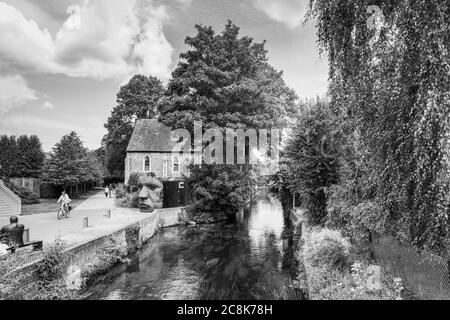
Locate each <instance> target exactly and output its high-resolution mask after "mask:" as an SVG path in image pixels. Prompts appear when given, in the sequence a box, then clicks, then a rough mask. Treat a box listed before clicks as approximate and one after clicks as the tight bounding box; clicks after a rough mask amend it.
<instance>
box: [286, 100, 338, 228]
mask: <svg viewBox="0 0 450 320" xmlns="http://www.w3.org/2000/svg"><path fill="white" fill-rule="evenodd" d="M337 120H339V118H338V117H337V116H335V115H334V114H333V112H332V110H331V108H330V106H329V104H328V103H327V102H326V101H323V100H317V101H312V102H307V103H305V104H304V105H303V110H302V112H301V113H299V114H298V116H297V119H296V121H295V122H294V124H293V125H292V128H291V134H290V137H289V139H288V141H287V145H286V151H285V158H286V160H285V161H286V164H287V168H288V169H287V170H285V173H284V175H285V177H284V180H287V181H288V188H289V189H290V190H291V191H292V192H296V193H298V194H300V196H301V198H302V200H303V205H304V206H305V207H306V209H307V212H308V215H309V218H310V220H311V222H313V223H316V224H322V223H324V222H325V221H324V220H325V218H326V205H327V197H326V192H325V190H326V188H327V187H330V186H332V185H333V184H336V183H337V182H338V178H339V146H340V140H341V138H340V136H341V135H342V134H341V131H340V127H339V126H338V121H337Z"/></svg>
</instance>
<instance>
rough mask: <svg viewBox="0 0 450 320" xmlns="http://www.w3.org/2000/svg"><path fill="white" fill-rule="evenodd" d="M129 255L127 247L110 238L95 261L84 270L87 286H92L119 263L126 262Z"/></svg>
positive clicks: (99, 249) (100, 248) (99, 250)
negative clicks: (98, 278) (99, 277)
mask: <svg viewBox="0 0 450 320" xmlns="http://www.w3.org/2000/svg"><path fill="white" fill-rule="evenodd" d="M127 255H128V250H127V247H126V246H123V245H121V244H119V243H117V241H116V240H115V239H114V238H111V237H110V238H108V239H107V240H106V241H105V243H104V244H103V245H102V246H100V247H99V248H98V251H97V253H96V255H95V258H94V260H93V261H92V262H91V263H88V264H87V265H86V266H84V267H83V269H82V277H83V279H84V283H85V284H86V285H88V284H91V283H92V282H93V281H95V280H96V278H97V277H98V276H101V275H103V274H105V273H107V272H108V271H109V270H111V269H112V268H113V267H114V266H115V265H116V264H117V263H119V262H125V258H126V256H127Z"/></svg>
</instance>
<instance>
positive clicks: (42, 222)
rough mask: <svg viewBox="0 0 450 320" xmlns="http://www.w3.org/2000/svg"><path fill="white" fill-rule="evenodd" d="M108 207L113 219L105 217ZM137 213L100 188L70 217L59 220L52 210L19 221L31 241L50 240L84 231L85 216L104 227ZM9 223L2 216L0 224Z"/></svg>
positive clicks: (95, 224)
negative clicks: (117, 203)
mask: <svg viewBox="0 0 450 320" xmlns="http://www.w3.org/2000/svg"><path fill="white" fill-rule="evenodd" d="M55 201H56V200H55ZM108 209H111V212H112V214H111V215H112V219H111V220H106V218H105V217H104V215H105V214H106V212H107V210H108ZM137 214H138V210H136V209H127V208H117V207H116V205H115V199H114V198H106V197H105V194H104V192H103V190H99V191H98V192H97V193H96V194H94V195H93V196H91V197H89V198H88V199H87V200H85V201H84V202H83V203H81V204H80V205H78V206H77V208H75V209H74V210H73V211H72V213H71V217H70V218H69V219H62V220H58V218H57V216H56V212H52V213H43V214H35V215H31V216H20V217H19V223H21V224H23V225H25V228H29V229H30V240H31V241H34V240H49V239H54V238H55V237H57V236H58V235H66V234H70V233H74V232H76V233H78V232H80V231H82V230H83V219H84V218H85V217H88V219H89V226H90V227H102V226H104V225H105V226H106V225H107V224H110V223H112V222H113V221H116V222H119V221H118V219H119V218H121V219H122V220H128V218H131V219H132V220H134V219H135V218H136V215H137ZM124 218H125V219H124ZM133 218H134V219H133ZM7 224H9V218H8V217H1V218H0V225H1V226H3V225H7Z"/></svg>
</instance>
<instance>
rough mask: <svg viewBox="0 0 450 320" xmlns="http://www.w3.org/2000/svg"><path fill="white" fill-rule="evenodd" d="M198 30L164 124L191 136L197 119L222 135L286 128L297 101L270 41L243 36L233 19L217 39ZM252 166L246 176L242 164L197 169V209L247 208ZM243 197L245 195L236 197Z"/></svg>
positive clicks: (176, 76)
mask: <svg viewBox="0 0 450 320" xmlns="http://www.w3.org/2000/svg"><path fill="white" fill-rule="evenodd" d="M195 28H196V29H197V34H196V35H195V36H193V37H187V38H186V40H185V42H186V44H187V45H188V46H189V47H190V49H189V50H188V51H186V52H184V53H182V54H181V55H180V58H181V59H182V60H181V61H180V62H179V64H178V67H177V68H176V69H175V71H174V72H173V74H172V79H171V80H170V82H169V85H168V91H167V94H166V96H165V97H164V98H162V99H161V101H160V103H159V108H158V109H159V111H160V113H161V116H160V120H161V121H162V122H163V123H165V124H166V125H168V126H170V127H172V128H173V129H179V128H183V129H187V130H189V131H190V132H191V134H193V131H194V121H202V122H203V127H204V130H205V129H208V128H218V129H219V130H221V132H222V134H224V132H225V128H226V127H228V128H232V129H238V128H239V129H244V130H246V129H250V128H251V129H255V130H257V129H261V128H263V129H271V128H282V127H283V126H284V125H285V123H286V117H287V115H288V114H290V113H292V111H293V110H294V109H295V107H296V104H295V102H296V99H297V97H296V95H295V93H294V92H293V91H292V90H291V89H289V88H288V87H287V86H286V84H285V83H284V80H283V78H282V73H281V72H278V71H276V70H275V69H274V68H273V67H272V66H271V65H270V64H269V63H268V58H267V51H266V49H265V47H264V46H265V43H264V42H263V43H255V42H254V41H253V39H252V38H250V37H247V36H244V37H242V38H239V28H238V27H237V26H236V25H234V24H233V23H232V22H231V21H229V22H228V23H227V24H226V26H225V29H224V31H223V32H222V33H221V34H217V35H216V34H215V32H214V30H213V29H212V27H204V26H201V25H196V26H195ZM203 147H204V148H205V147H206V145H204V146H203ZM247 168H248V169H249V170H247V171H246V172H244V173H241V171H242V170H243V169H242V167H241V166H239V165H217V164H214V165H202V167H201V168H195V170H194V171H193V175H192V179H193V180H194V182H193V186H194V193H195V196H196V197H197V200H198V202H197V209H198V210H199V211H202V210H203V211H210V212H211V211H222V212H223V211H226V212H229V213H231V212H233V211H235V210H236V209H237V208H238V207H240V206H242V205H243V202H244V201H246V197H245V196H246V195H248V194H249V193H250V188H251V186H252V184H254V181H253V178H251V177H252V172H251V167H247ZM239 181H240V183H241V184H240V183H239ZM251 181H253V182H251ZM222 187H223V189H221V188H222ZM220 189H221V191H220ZM218 191H220V192H218ZM237 193H240V195H241V197H236V194H237Z"/></svg>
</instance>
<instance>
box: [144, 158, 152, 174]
mask: <svg viewBox="0 0 450 320" xmlns="http://www.w3.org/2000/svg"><path fill="white" fill-rule="evenodd" d="M147 158H148V170H145V160H146V159H147ZM142 171H144V172H152V157H150V155H149V154H147V155H145V156H144V160H143V163H142Z"/></svg>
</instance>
